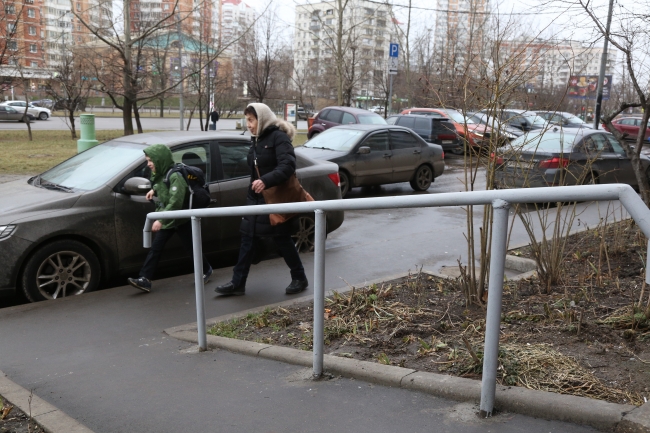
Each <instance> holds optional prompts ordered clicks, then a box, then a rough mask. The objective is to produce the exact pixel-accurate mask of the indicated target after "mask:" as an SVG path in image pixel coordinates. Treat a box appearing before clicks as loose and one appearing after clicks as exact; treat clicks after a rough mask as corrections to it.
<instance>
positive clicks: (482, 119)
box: [467, 112, 524, 144]
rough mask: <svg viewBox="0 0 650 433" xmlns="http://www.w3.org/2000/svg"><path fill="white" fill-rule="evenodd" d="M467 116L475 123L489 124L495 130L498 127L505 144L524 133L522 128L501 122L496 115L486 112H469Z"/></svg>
mask: <svg viewBox="0 0 650 433" xmlns="http://www.w3.org/2000/svg"><path fill="white" fill-rule="evenodd" d="M467 116H468V117H469V119H470V120H472V121H473V122H474V123H480V124H481V125H485V126H488V127H490V128H491V129H492V130H493V131H494V129H495V128H496V130H497V132H498V134H499V136H500V137H502V138H503V140H502V143H501V144H505V143H507V142H509V141H512V140H514V139H515V138H517V137H520V136H521V135H523V134H524V132H523V131H522V130H521V129H518V128H513V127H512V126H510V125H508V124H507V123H505V122H501V121H500V120H499V119H497V118H496V117H493V116H488V115H487V114H485V113H481V112H476V113H474V112H469V113H467Z"/></svg>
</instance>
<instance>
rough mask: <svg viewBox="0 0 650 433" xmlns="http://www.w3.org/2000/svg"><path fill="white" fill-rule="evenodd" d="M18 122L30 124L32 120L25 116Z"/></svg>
mask: <svg viewBox="0 0 650 433" xmlns="http://www.w3.org/2000/svg"><path fill="white" fill-rule="evenodd" d="M18 122H19V123H20V122H24V123H30V122H31V120H30V118H29V116H27V115H25V116H23V117H22V118H21V119H20V120H19V121H18Z"/></svg>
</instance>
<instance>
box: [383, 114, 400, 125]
mask: <svg viewBox="0 0 650 433" xmlns="http://www.w3.org/2000/svg"><path fill="white" fill-rule="evenodd" d="M397 120H399V117H398V116H391V117H389V118H388V119H386V123H388V124H389V125H395V124H397Z"/></svg>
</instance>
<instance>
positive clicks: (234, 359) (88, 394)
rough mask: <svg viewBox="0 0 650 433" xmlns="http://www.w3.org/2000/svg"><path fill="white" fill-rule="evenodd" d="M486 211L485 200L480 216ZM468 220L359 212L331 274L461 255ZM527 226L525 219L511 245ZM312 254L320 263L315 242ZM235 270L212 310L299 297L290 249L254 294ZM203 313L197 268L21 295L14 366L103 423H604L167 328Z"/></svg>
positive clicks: (445, 214)
mask: <svg viewBox="0 0 650 433" xmlns="http://www.w3.org/2000/svg"><path fill="white" fill-rule="evenodd" d="M461 174H462V170H461V169H460V167H459V166H458V165H455V166H452V167H450V168H449V169H448V170H447V172H446V173H445V175H443V176H442V177H441V178H439V179H438V180H436V182H435V183H434V184H433V185H432V187H431V188H430V189H429V191H427V192H426V193H425V194H438V193H442V192H452V191H461V190H463V187H462V185H461V183H460V182H459V180H458V178H459V177H461ZM481 177H482V176H481V175H479V178H481ZM476 188H477V189H481V185H480V184H479V185H477V186H476ZM407 194H413V191H412V190H411V189H410V188H409V187H408V184H398V185H394V186H386V187H382V188H378V189H372V190H364V189H360V188H359V189H353V190H352V191H351V194H350V198H355V197H362V196H363V197H368V196H372V195H407ZM615 205H616V203H609V204H608V203H603V204H601V205H599V206H596V205H594V204H590V203H583V204H580V205H579V213H580V215H579V220H580V222H579V223H580V224H588V225H590V226H595V225H597V224H598V221H599V220H600V218H601V217H604V216H605V215H606V214H607V213H610V214H611V213H614V210H613V207H612V206H615ZM608 206H609V208H608ZM553 215H554V212H553V211H551V213H550V216H551V217H552V216H553ZM617 215H620V213H618V214H617ZM480 216H481V212H480V209H479V210H478V211H477V212H476V215H475V218H476V220H475V222H476V223H478V222H479V221H480V220H479V219H480ZM465 230H466V218H465V211H464V210H462V209H460V208H426V209H396V210H390V211H384V210H377V211H359V212H347V213H346V219H345V222H344V224H343V226H342V227H341V228H340V229H338V230H336V231H335V232H333V233H331V234H330V235H329V237H328V239H327V249H326V267H327V269H326V288H328V289H329V288H340V287H344V286H346V285H348V284H352V285H359V284H363V283H364V282H367V281H370V280H375V279H378V278H382V277H389V276H391V275H395V274H398V273H403V272H406V271H408V270H415V269H416V268H419V267H420V266H422V267H424V268H425V269H431V270H438V269H440V267H441V266H443V265H454V264H455V263H456V260H457V259H458V258H461V259H462V258H463V257H464V256H465V255H466V250H467V244H466V241H465V239H464V234H463V233H464V231H465ZM540 230H541V229H540ZM527 239H528V237H527V235H526V233H525V230H524V229H523V228H522V227H521V225H520V224H518V223H517V222H516V220H515V224H514V227H513V230H512V234H511V245H515V244H523V243H525V242H527ZM302 257H303V260H304V264H305V268H306V272H307V275H313V254H304V255H303V256H302ZM230 276H231V269H230V268H229V267H225V268H221V269H217V270H215V273H214V275H213V277H212V281H211V282H210V283H208V284H207V286H206V289H205V290H206V315H207V317H216V316H220V315H223V314H228V313H233V312H237V311H242V310H245V309H248V308H253V307H257V306H261V305H267V304H271V303H275V302H279V301H282V300H285V299H287V296H286V295H285V294H284V287H285V286H286V285H287V284H288V283H289V279H290V277H289V272H288V269H287V268H286V266H285V265H284V263H283V261H282V260H281V259H275V260H270V261H265V262H262V263H260V264H259V265H256V266H254V267H253V268H252V270H251V275H250V276H249V279H248V284H247V289H246V296H243V297H235V298H219V297H216V296H214V292H213V289H214V287H215V286H216V285H217V284H220V283H223V282H226V281H228V280H229V279H230ZM310 294H312V288H311V287H310V288H309V289H308V291H307V292H306V295H310ZM195 321H196V312H195V301H194V293H193V277H192V275H183V276H178V277H174V278H169V279H166V280H156V281H154V289H153V292H152V293H150V294H144V293H140V292H138V291H136V290H134V289H132V288H131V287H128V286H126V287H117V288H113V289H108V290H103V291H99V292H96V293H89V294H86V295H83V296H79V297H74V298H67V299H64V300H59V301H56V302H44V303H38V304H30V305H22V306H15V307H7V308H4V309H1V310H0V329H2V331H3V332H2V333H0V348H1V350H0V370H3V371H4V372H5V373H6V374H7V375H8V377H9V378H11V379H12V380H14V381H15V382H17V383H19V384H20V385H22V386H23V387H25V388H27V389H32V390H33V391H34V393H35V394H36V395H38V396H40V397H42V398H44V399H45V400H47V401H48V402H50V403H52V404H53V405H55V406H56V407H58V408H60V409H61V410H63V411H64V412H66V413H67V414H69V415H70V416H72V417H74V418H75V419H78V420H79V421H81V422H82V423H84V424H86V425H87V426H88V427H90V428H91V429H93V430H95V431H96V432H122V431H133V432H178V431H186V432H206V431H219V432H221V431H223V432H250V431H260V432H280V431H281V432H305V431H310V432H332V431H341V430H344V431H357V432H395V431H408V432H425V431H426V432H430V431H436V432H457V433H465V432H486V431H488V432H489V431H492V432H496V431H499V432H526V433H537V432H539V433H542V432H544V433H548V432H553V433H555V432H558V433H560V432H563V433H582V432H590V431H594V430H593V429H591V428H585V427H580V426H575V425H571V424H565V423H559V422H550V421H544V420H538V419H533V418H529V417H525V416H519V415H512V414H503V415H500V416H497V417H495V418H493V419H491V420H488V421H479V420H477V419H476V418H475V417H474V416H473V410H474V409H473V408H472V407H471V406H468V405H458V404H457V403H455V402H450V401H446V400H443V399H438V398H435V397H431V396H427V395H424V394H419V393H413V392H408V391H405V390H401V389H394V388H388V387H382V386H376V385H369V384H366V383H364V382H359V381H354V380H348V379H337V380H332V381H325V382H312V381H310V380H304V379H301V372H304V370H302V369H300V368H299V367H295V366H291V365H286V364H282V363H278V362H274V361H269V360H263V359H256V358H250V357H246V356H243V355H236V354H232V353H228V352H224V351H215V352H207V353H201V354H190V353H187V349H188V348H189V345H188V344H186V343H183V342H179V341H176V340H173V339H171V338H169V337H167V336H166V335H165V334H163V333H162V330H163V329H165V328H168V327H171V326H176V325H180V324H185V323H190V322H195Z"/></svg>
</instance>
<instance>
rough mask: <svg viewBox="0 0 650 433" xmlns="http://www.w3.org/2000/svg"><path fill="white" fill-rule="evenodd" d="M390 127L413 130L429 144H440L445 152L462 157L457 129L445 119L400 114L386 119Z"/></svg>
mask: <svg viewBox="0 0 650 433" xmlns="http://www.w3.org/2000/svg"><path fill="white" fill-rule="evenodd" d="M386 123H388V124H389V125H399V126H403V127H405V128H409V129H412V130H413V131H414V132H415V133H416V134H418V135H419V136H420V137H422V139H423V140H424V141H426V142H427V143H434V144H438V145H440V146H441V147H442V149H443V150H444V151H445V152H451V153H453V154H454V155H462V154H463V152H464V149H463V147H464V146H463V144H462V143H461V140H460V137H459V136H458V133H457V132H456V127H455V126H454V124H453V123H451V121H449V119H447V118H444V117H434V116H421V115H418V114H399V115H396V116H390V117H389V118H388V119H386Z"/></svg>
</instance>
